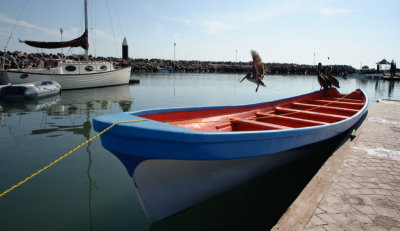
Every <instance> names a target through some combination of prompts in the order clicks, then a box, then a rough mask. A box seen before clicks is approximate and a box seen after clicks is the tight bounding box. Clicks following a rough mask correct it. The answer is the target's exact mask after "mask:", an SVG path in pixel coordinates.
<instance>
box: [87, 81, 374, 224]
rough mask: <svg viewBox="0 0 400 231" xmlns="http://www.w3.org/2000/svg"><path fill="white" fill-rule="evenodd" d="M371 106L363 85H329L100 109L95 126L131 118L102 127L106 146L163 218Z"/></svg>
mask: <svg viewBox="0 0 400 231" xmlns="http://www.w3.org/2000/svg"><path fill="white" fill-rule="evenodd" d="M367 107H368V98H367V96H366V94H365V93H364V92H363V91H362V90H360V89H357V90H355V91H353V92H351V93H349V94H340V93H339V92H338V91H337V89H336V88H332V89H329V90H327V91H324V92H322V91H316V92H312V93H308V94H305V95H300V96H296V97H292V98H287V99H282V100H277V101H272V102H265V103H258V104H252V105H240V106H217V107H188V108H169V109H151V110H144V111H134V112H124V113H119V114H111V115H103V116H100V117H97V118H95V119H94V121H93V125H94V129H95V130H96V131H98V132H101V131H103V130H104V129H106V128H107V127H109V126H110V125H113V124H115V123H117V122H121V121H131V122H125V123H119V124H117V125H115V126H114V127H112V128H111V129H110V130H108V131H106V132H105V133H104V134H102V135H101V141H102V145H103V146H104V147H105V148H106V149H107V150H109V151H110V152H112V153H113V154H115V155H116V156H117V157H118V158H119V159H120V160H121V162H122V163H123V164H124V165H125V167H126V169H127V170H128V173H129V174H130V176H132V178H133V181H134V185H135V188H136V192H137V194H138V197H139V199H140V201H141V204H142V207H143V209H144V211H145V213H146V214H147V215H148V216H149V217H150V218H151V219H153V220H161V219H164V218H166V217H168V216H171V215H173V214H175V213H177V212H180V211H182V210H184V209H187V208H189V207H191V206H193V205H195V204H197V203H199V202H201V201H204V200H206V199H208V198H211V197H213V196H215V195H217V194H219V193H222V192H224V191H227V190H229V189H231V188H233V187H234V186H236V185H238V184H240V183H244V182H246V181H248V180H250V179H252V178H254V177H256V176H259V175H261V174H263V173H266V172H268V171H270V170H272V169H274V168H276V167H279V166H282V165H284V164H287V163H289V162H291V161H293V160H295V159H297V158H300V157H301V156H300V155H304V153H303V154H293V152H291V151H290V150H294V149H298V148H301V147H305V146H308V145H313V144H316V143H318V142H323V141H326V140H328V139H331V138H334V137H336V136H338V135H341V134H343V133H344V132H346V131H348V130H349V129H351V128H352V127H353V126H354V125H355V124H356V123H357V122H358V121H359V120H360V119H361V118H362V117H363V115H364V114H365V113H366V111H367ZM132 120H133V121H132ZM294 153H297V152H294ZM299 153H301V152H299Z"/></svg>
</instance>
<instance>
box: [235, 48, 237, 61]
mask: <svg viewBox="0 0 400 231" xmlns="http://www.w3.org/2000/svg"><path fill="white" fill-rule="evenodd" d="M235 52H236V62H237V50H235Z"/></svg>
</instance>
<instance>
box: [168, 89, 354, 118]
mask: <svg viewBox="0 0 400 231" xmlns="http://www.w3.org/2000/svg"><path fill="white" fill-rule="evenodd" d="M350 94H351V93H349V94H346V95H344V96H343V97H341V98H338V99H336V100H335V101H332V102H329V103H326V104H322V105H318V106H315V107H312V108H308V109H304V110H299V111H294V112H288V113H283V114H271V115H266V116H255V117H254V116H250V117H247V118H244V119H229V120H209V121H175V122H167V123H168V124H171V125H177V124H194V123H221V122H225V123H230V122H235V121H243V120H257V119H267V118H273V117H279V116H288V115H293V114H297V113H300V112H305V111H312V110H315V109H318V108H321V107H326V106H329V105H331V104H334V103H336V102H338V101H340V100H343V99H345V98H346V97H347V96H349V95H350Z"/></svg>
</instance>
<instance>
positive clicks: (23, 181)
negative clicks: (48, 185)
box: [0, 119, 145, 197]
mask: <svg viewBox="0 0 400 231" xmlns="http://www.w3.org/2000/svg"><path fill="white" fill-rule="evenodd" d="M142 121H145V120H144V119H140V120H125V121H118V122H116V123H114V124H111V125H110V126H109V127H107V128H106V129H104V130H103V131H101V132H99V133H98V134H97V135H95V136H93V137H92V138H90V139H88V140H86V141H85V142H83V143H81V144H80V145H78V146H76V147H75V148H74V149H72V150H71V151H69V152H68V153H66V154H64V155H62V156H61V157H60V158H58V159H56V160H55V161H53V162H51V163H50V164H48V165H46V166H45V167H43V168H41V169H39V170H38V171H36V172H35V173H33V174H32V175H30V176H28V177H27V178H25V179H24V180H22V181H20V182H19V183H18V184H16V185H14V186H12V187H10V188H9V189H7V190H5V191H4V192H2V193H1V194H0V197H3V196H4V195H6V194H7V193H9V192H11V191H12V190H14V189H15V188H17V187H19V186H21V185H22V184H24V183H26V182H27V181H28V180H30V179H32V178H33V177H35V176H37V175H39V174H40V173H42V172H44V171H45V170H46V169H48V168H50V167H51V166H53V165H54V164H56V163H57V162H59V161H60V160H62V159H64V158H65V157H67V156H69V155H71V153H73V152H75V151H76V150H78V149H79V148H81V147H82V146H84V145H85V144H87V143H89V142H90V141H92V140H94V139H96V138H97V137H99V136H100V135H101V134H103V133H104V132H106V131H108V130H110V129H111V128H112V127H114V126H115V125H117V124H122V123H133V122H142Z"/></svg>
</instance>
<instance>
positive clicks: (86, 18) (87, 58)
mask: <svg viewBox="0 0 400 231" xmlns="http://www.w3.org/2000/svg"><path fill="white" fill-rule="evenodd" d="M85 31H87V32H89V30H88V13H87V0H85ZM85 59H86V61H88V60H89V49H85Z"/></svg>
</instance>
